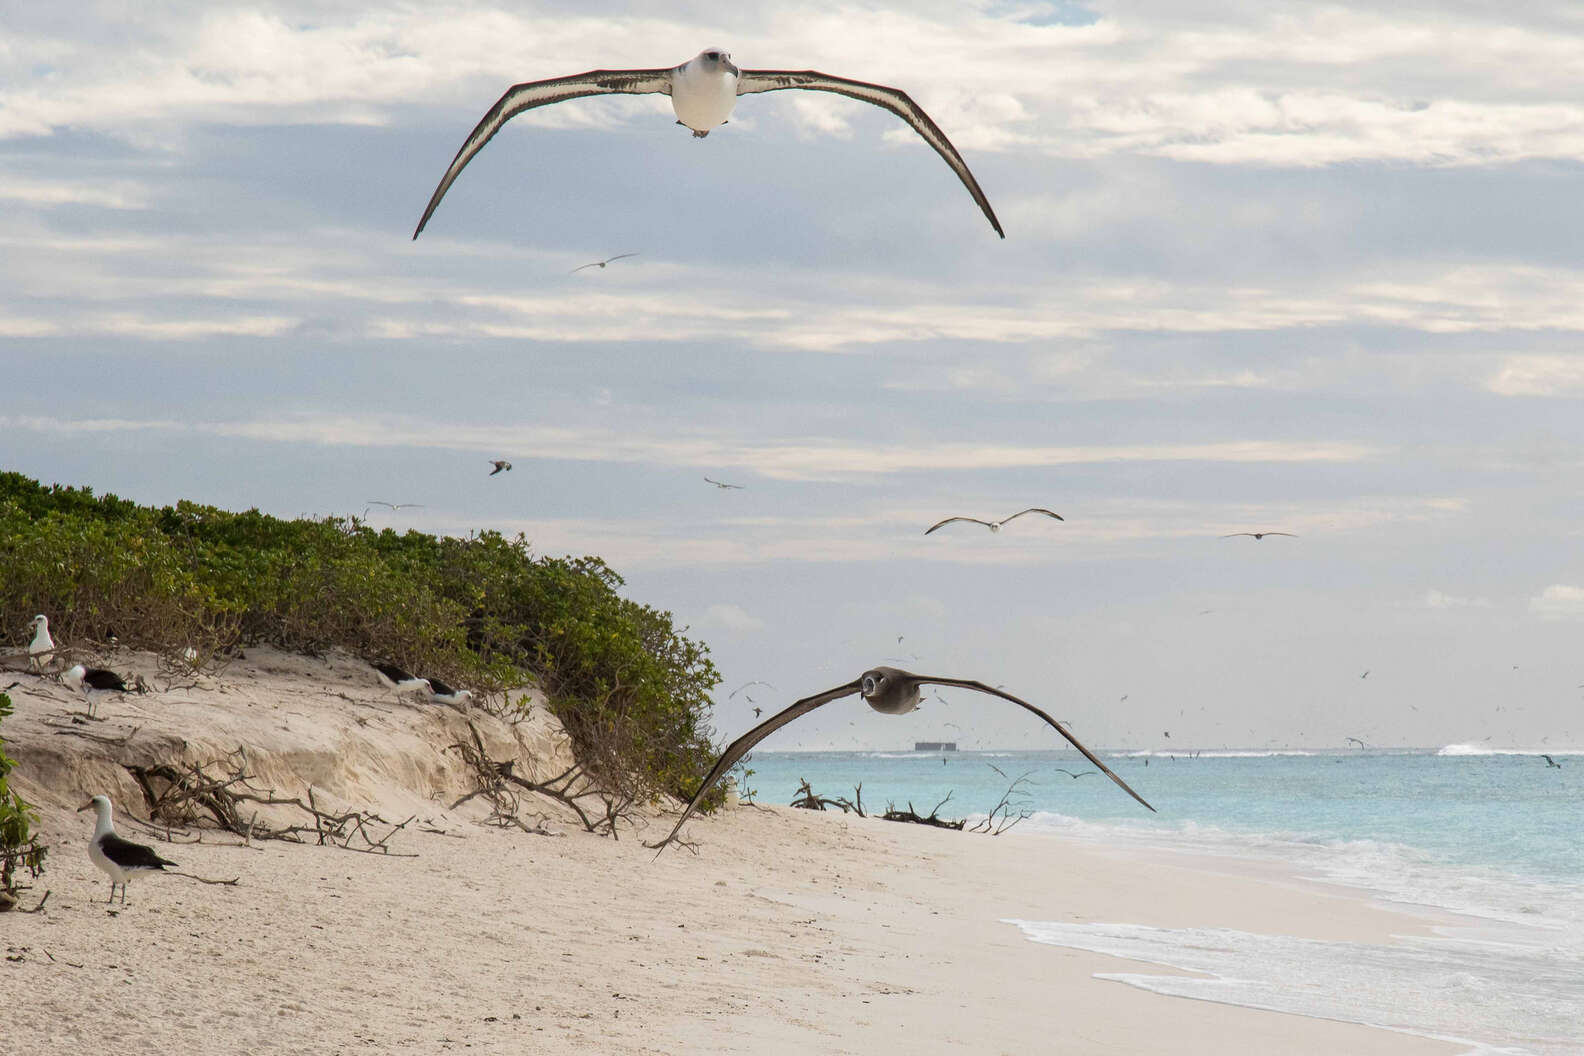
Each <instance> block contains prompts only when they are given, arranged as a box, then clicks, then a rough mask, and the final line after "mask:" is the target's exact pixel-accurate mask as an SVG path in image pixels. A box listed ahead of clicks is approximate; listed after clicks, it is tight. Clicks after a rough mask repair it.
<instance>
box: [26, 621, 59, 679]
mask: <svg viewBox="0 0 1584 1056" xmlns="http://www.w3.org/2000/svg"><path fill="white" fill-rule="evenodd" d="M29 626H31V627H32V628H33V640H32V641H31V642H29V643H28V670H29V671H40V670H42V669H43V667H44V661H45V659H46V658H49V659H53V658H54V656H55V639H53V638H51V637H50V633H49V617H48V616H46V615H44V614H43V613H42V612H41V613H39V614H38V615H37V616H35V617H33V622H32V623H31V624H29Z"/></svg>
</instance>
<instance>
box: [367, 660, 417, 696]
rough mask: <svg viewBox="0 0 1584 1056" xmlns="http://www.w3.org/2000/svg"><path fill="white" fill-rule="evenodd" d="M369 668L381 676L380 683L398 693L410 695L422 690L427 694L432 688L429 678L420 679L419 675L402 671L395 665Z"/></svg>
mask: <svg viewBox="0 0 1584 1056" xmlns="http://www.w3.org/2000/svg"><path fill="white" fill-rule="evenodd" d="M369 666H370V667H372V668H374V673H375V674H376V675H378V676H379V680H380V683H381V684H382V685H383V686H385V687H386V688H387V689H394V690H395V691H396V692H398V693H409V692H411V691H413V690H420V689H421V690H423V691H424V692H425V693H428V692H430V689H431V687H430V685H429V680H428V679H427V678H419V677H418V676H417V675H414V674H410V673H409V672H407V671H404V670H402V669H401V668H399V667H397V666H396V665H395V664H370V665H369Z"/></svg>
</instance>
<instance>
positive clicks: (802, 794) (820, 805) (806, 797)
mask: <svg viewBox="0 0 1584 1056" xmlns="http://www.w3.org/2000/svg"><path fill="white" fill-rule="evenodd" d="M853 794H854V795H855V796H856V802H855V801H854V800H851V799H848V798H847V797H846V796H837V797H836V798H834V799H832V798H830V797H829V796H817V795H815V794H814V791H813V789H811V788H809V783H808V781H807V780H806V779H804V778H798V795H797V798H796V799H794V800H793V801H792V806H794V807H797V808H798V809H800V810H824V809H826V808H827V807H838V808H840V809H841V812H842V813H843V814H845V813H847V812H848V811H852V812H853V813H854V814H857V815H858V816H859V817H860V818H867V817H868V816H869V815H867V814H865V813H864V809H863V782H861V781H860V782H859V783H858V787H857V788H855V789H854V790H853Z"/></svg>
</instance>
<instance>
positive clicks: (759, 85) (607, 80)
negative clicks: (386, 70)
mask: <svg viewBox="0 0 1584 1056" xmlns="http://www.w3.org/2000/svg"><path fill="white" fill-rule="evenodd" d="M788 88H801V89H803V90H805V91H810V92H831V93H833V94H835V95H845V96H846V97H847V98H849V99H857V100H859V101H860V102H864V103H871V104H873V105H875V106H878V107H880V108H881V109H882V110H889V111H891V112H892V113H893V114H895V115H896V116H898V117H900V118H901V119H902V120H904V121H906V122H907V123H908V125H910V126H911V127H912V129H913V131H915V132H917V133H918V134H919V135H920V136H921V137H923V139H924V142H926V143H928V144H929V145H930V146H931V147H933V148H934V150H935V153H937V154H939V155H940V156H941V158H942V159H944V160H945V162H946V164H947V165H950V166H951V169H952V171H953V172H955V173H956V174H957V178H958V179H959V180H961V181H962V184H963V186H964V187H966V188H968V193H969V194H971V195H973V200H974V201H975V202H977V203H978V205H979V208H980V210H981V211H983V213H984V215H985V219H987V220H989V221H990V226H991V227H993V228H995V233H996V234H998V235H1000V236H1001V237H1002V238H1005V237H1006V233H1005V232H1004V231H1002V230H1001V221H999V220H997V219H996V215H995V210H993V209H991V208H990V200H989V199H988V198H986V197H985V194H984V192H983V191H982V190H980V189H979V181H978V180H975V179H974V176H973V173H971V172H969V171H968V163H967V162H965V161H963V159H962V155H961V154H958V153H957V148H956V147H954V146H952V144H951V140H949V139H947V138H946V133H944V132H942V131H941V130H940V128H939V126H937V125H936V124H935V122H934V121H932V120H931V119H930V116H929V115H928V114H926V113H925V112H924V110H923V108H922V107H920V106H919V105H918V104H917V103H915V102H914V101H913V100H912V99H911V98H909V97H908V94H907V93H906V92H903V91H900V90H899V89H896V88H888V87H886V86H885V85H883V84H870V83H868V82H866V81H853V80H849V79H847V78H845V77H832V76H830V75H829V74H824V73H818V72H816V71H814V70H743V69H739V68H738V67H737V66H735V65H734V64H733V63H732V61H731V54H730V53H729V52H726V51H723V50H721V49H720V48H706V49H705V50H703V51H701V52H699V53H698V54H697V55H695V56H694V57H693V58H691V59H689V60H688V61H687V62H684V63H683V64H682V65H680V66H673V67H671V68H670V69H659V70H589V71H588V72H587V73H576V74H573V75H572V76H570V77H552V78H550V79H549V80H544V81H528V82H525V83H523V84H517V85H513V86H512V87H511V88H509V89H507V91H506V94H505V95H503V96H501V97H500V99H499V100H498V101H497V102H496V103H495V105H494V106H492V107H490V110H489V113H487V114H485V115H484V118H483V120H481V121H480V122H479V123H478V127H476V128H475V129H473V132H472V134H471V135H469V136H468V138H467V139H466V140H465V141H464V142H463V144H462V149H460V150H458V151H457V153H456V157H455V158H453V159H451V166H450V167H449V168H448V169H446V171H445V175H444V176H443V177H441V179H440V186H438V187H436V188H435V192H434V196H433V197H431V198H430V199H429V206H428V208H426V209H425V210H424V214H423V219H421V220H419V221H418V229H417V230H416V231H414V232H413V238H417V237H418V236H419V235H421V234H423V229H424V225H426V224H427V223H429V218H430V217H431V216H433V215H434V211H435V209H436V208H437V207H438V206H439V205H440V199H442V198H444V197H445V193H446V191H448V190H450V188H451V185H452V184H453V183H455V182H456V178H457V177H458V176H460V175H461V174H462V170H463V169H464V168H466V167H467V163H468V162H470V161H472V160H473V155H475V154H477V153H478V152H479V151H481V150H483V149H484V144H486V143H488V142H489V141H490V138H491V137H493V136H494V135H495V133H497V132H499V131H500V130H501V126H502V125H504V124H505V123H506V122H508V121H510V120H511V119H512V118H514V117H516V116H517V115H518V114H520V113H522V112H523V111H524V110H532V109H535V108H536V107H541V106H549V105H551V104H552V103H564V102H566V101H567V100H568V99H581V98H583V97H585V96H590V95H669V96H670V97H671V109H672V110H673V111H675V112H676V117H677V124H679V125H684V126H686V127H687V128H690V129H692V131H693V135H694V136H695V137H696V138H698V139H703V138H704V137H705V136H707V135H709V134H710V130H711V129H713V128H716V127H717V126H719V125H724V124H725V123H726V119H727V118H729V117H730V116H731V112H732V108H733V107H735V106H736V105H737V97H738V96H739V95H756V94H758V93H760V92H779V91H783V90H785V89H788Z"/></svg>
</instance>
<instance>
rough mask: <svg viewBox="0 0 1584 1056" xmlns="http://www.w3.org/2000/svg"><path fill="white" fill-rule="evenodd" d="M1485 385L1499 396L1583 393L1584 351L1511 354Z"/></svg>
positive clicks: (1570, 394)
mask: <svg viewBox="0 0 1584 1056" xmlns="http://www.w3.org/2000/svg"><path fill="white" fill-rule="evenodd" d="M1486 387H1487V388H1489V389H1490V391H1491V392H1494V393H1496V394H1497V395H1499V396H1580V395H1584V354H1580V355H1577V356H1509V357H1508V358H1507V359H1506V360H1505V361H1504V362H1503V363H1502V366H1501V368H1500V369H1499V370H1497V372H1496V374H1495V375H1494V376H1493V377H1492V378H1491V379H1490V380H1489V381H1488V382H1487V384H1486Z"/></svg>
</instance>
